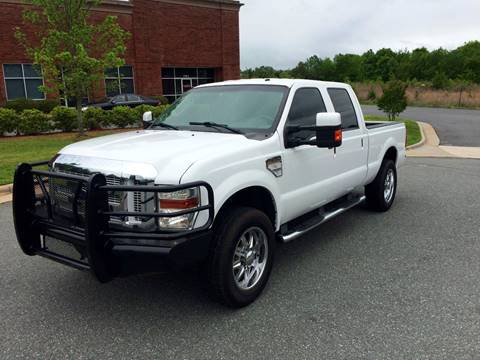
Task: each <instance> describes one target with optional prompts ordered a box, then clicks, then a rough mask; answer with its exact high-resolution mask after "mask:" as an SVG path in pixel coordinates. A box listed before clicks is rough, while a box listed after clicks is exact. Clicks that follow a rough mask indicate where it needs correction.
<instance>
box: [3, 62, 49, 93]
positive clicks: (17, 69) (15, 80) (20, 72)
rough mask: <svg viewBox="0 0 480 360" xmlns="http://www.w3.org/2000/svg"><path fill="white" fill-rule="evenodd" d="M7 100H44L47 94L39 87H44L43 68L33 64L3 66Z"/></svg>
mask: <svg viewBox="0 0 480 360" xmlns="http://www.w3.org/2000/svg"><path fill="white" fill-rule="evenodd" d="M3 75H4V79H5V88H6V90H7V100H14V99H33V100H43V99H45V94H44V93H43V92H41V91H40V90H39V89H38V87H39V86H42V85H43V76H42V70H41V68H39V67H37V66H34V65H32V64H3Z"/></svg>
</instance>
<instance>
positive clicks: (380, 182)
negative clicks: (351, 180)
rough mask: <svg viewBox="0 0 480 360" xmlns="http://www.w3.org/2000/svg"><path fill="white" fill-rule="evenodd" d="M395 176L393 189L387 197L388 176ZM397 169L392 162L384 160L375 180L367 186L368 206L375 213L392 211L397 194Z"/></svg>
mask: <svg viewBox="0 0 480 360" xmlns="http://www.w3.org/2000/svg"><path fill="white" fill-rule="evenodd" d="M390 174H392V175H393V189H392V193H391V195H390V196H386V195H385V193H384V192H385V190H386V187H387V183H386V180H387V175H390ZM397 183H398V181H397V169H396V167H395V163H394V162H393V161H392V160H388V159H386V160H384V161H383V163H382V166H381V167H380V170H379V171H378V174H377V176H376V177H375V179H374V180H373V181H372V182H371V183H370V184H368V185H367V186H365V196H366V197H367V206H368V207H369V208H370V209H371V210H374V211H378V212H384V211H387V210H388V209H390V207H391V206H392V204H393V201H394V200H395V195H396V193H397Z"/></svg>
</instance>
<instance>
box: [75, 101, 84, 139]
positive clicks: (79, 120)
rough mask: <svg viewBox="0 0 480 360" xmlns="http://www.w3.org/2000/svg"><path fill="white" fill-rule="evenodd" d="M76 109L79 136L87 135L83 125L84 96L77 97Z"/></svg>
mask: <svg viewBox="0 0 480 360" xmlns="http://www.w3.org/2000/svg"><path fill="white" fill-rule="evenodd" d="M76 109H77V124H78V136H83V135H85V130H84V126H83V111H82V98H81V97H78V96H77V98H76Z"/></svg>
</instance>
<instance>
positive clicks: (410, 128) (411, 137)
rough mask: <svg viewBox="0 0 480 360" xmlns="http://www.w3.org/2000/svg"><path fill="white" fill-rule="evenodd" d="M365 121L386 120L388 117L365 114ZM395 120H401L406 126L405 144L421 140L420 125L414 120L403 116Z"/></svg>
mask: <svg viewBox="0 0 480 360" xmlns="http://www.w3.org/2000/svg"><path fill="white" fill-rule="evenodd" d="M365 120H366V121H388V118H386V117H385V116H379V115H365ZM395 121H401V122H403V123H405V127H406V128H407V146H409V145H413V144H416V143H418V142H419V141H420V140H422V134H421V132H420V127H419V126H418V123H417V122H416V121H413V120H410V119H404V118H398V119H396V120H395Z"/></svg>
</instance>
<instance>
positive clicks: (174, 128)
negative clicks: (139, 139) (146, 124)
mask: <svg viewBox="0 0 480 360" xmlns="http://www.w3.org/2000/svg"><path fill="white" fill-rule="evenodd" d="M157 126H158V127H163V128H166V129H170V130H179V128H177V127H176V126H173V125H170V124H166V123H162V122H159V123H157V124H152V126H151V127H152V128H154V127H157Z"/></svg>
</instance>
